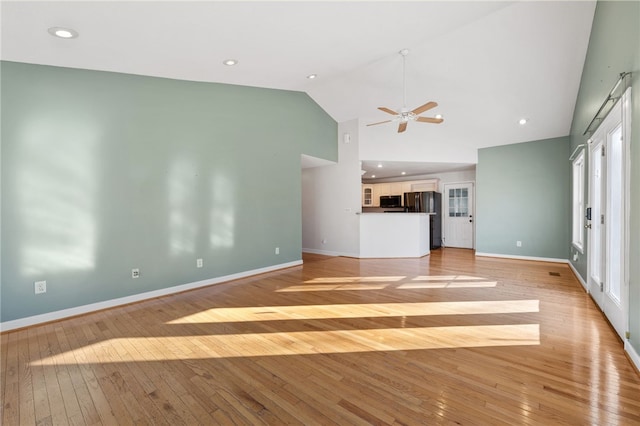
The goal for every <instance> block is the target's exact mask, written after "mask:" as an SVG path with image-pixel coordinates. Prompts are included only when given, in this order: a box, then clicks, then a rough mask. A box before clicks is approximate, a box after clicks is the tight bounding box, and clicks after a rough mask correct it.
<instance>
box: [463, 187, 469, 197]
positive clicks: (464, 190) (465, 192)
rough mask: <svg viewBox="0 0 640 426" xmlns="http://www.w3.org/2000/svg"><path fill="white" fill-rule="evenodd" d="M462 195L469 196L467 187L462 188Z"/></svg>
mask: <svg viewBox="0 0 640 426" xmlns="http://www.w3.org/2000/svg"><path fill="white" fill-rule="evenodd" d="M462 196H463V197H465V198H466V197H468V196H469V195H468V190H467V188H462Z"/></svg>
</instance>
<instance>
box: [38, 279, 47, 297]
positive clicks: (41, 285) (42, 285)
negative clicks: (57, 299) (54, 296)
mask: <svg viewBox="0 0 640 426" xmlns="http://www.w3.org/2000/svg"><path fill="white" fill-rule="evenodd" d="M35 291H36V294H40V293H46V292H47V282H46V281H36V282H35Z"/></svg>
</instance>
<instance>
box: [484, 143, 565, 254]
mask: <svg viewBox="0 0 640 426" xmlns="http://www.w3.org/2000/svg"><path fill="white" fill-rule="evenodd" d="M569 155H570V151H569V138H568V137H563V138H555V139H546V140H542V141H534V142H526V143H518V144H512V145H503V146H497V147H493V148H484V149H480V150H478V166H477V169H476V185H477V188H476V197H477V198H476V250H477V252H479V253H490V254H501V255H511V256H528V257H545V258H552V259H566V258H567V256H568V252H569V250H568V248H567V239H568V238H569V231H570V228H569V214H570V207H571V206H570V200H571V197H570V195H571V194H570V183H569V182H570V179H571V177H570V173H571V169H570V166H569V162H568V158H569ZM516 241H521V242H522V247H517V246H516Z"/></svg>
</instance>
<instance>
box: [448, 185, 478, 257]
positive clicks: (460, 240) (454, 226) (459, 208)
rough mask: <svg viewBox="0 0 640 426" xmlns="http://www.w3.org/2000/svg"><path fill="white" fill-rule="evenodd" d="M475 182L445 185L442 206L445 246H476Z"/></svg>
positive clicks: (470, 247)
mask: <svg viewBox="0 0 640 426" xmlns="http://www.w3.org/2000/svg"><path fill="white" fill-rule="evenodd" d="M473 190H474V185H473V182H460V183H447V184H445V185H444V194H443V200H442V204H443V208H442V222H443V223H442V230H443V237H442V242H443V245H444V246H445V247H459V248H469V249H472V248H473V247H474V241H473V235H474V232H473V231H474V226H475V217H474V206H475V204H474V201H473V200H474V197H473Z"/></svg>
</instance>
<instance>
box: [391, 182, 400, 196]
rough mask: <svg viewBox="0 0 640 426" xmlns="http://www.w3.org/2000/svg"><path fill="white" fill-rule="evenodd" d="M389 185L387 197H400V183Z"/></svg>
mask: <svg viewBox="0 0 640 426" xmlns="http://www.w3.org/2000/svg"><path fill="white" fill-rule="evenodd" d="M390 185H391V188H390V189H389V192H390V194H389V195H402V182H393V183H391V184H390Z"/></svg>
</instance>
